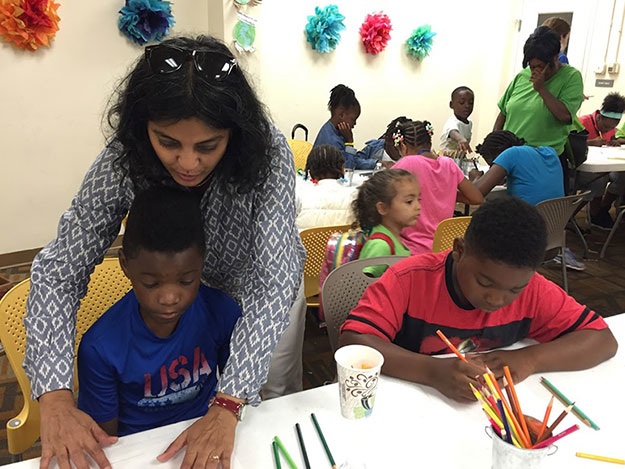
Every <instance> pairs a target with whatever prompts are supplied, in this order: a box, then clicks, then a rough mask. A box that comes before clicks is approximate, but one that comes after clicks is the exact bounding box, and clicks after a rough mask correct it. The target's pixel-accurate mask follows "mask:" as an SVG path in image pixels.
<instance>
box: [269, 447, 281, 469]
mask: <svg viewBox="0 0 625 469" xmlns="http://www.w3.org/2000/svg"><path fill="white" fill-rule="evenodd" d="M271 446H272V448H273V457H274V459H275V461H276V469H282V464H280V455H279V454H278V443H276V442H275V440H274V441H272V442H271Z"/></svg>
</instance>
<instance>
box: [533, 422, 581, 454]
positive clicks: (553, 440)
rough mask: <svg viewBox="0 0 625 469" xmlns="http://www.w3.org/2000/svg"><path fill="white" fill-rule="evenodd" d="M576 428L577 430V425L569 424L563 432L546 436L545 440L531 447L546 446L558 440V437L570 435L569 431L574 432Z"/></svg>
mask: <svg viewBox="0 0 625 469" xmlns="http://www.w3.org/2000/svg"><path fill="white" fill-rule="evenodd" d="M577 430H579V425H577V424H575V425H573V426H570V427H569V428H567V429H566V430H564V431H563V432H561V433H558V434H557V435H556V436H552V437H551V438H547V439H546V440H545V441H542V442H540V443H538V444H536V445H534V446H533V447H532V449H540V448H546V447H547V446H549V445H551V444H552V443H555V442H556V441H558V440H559V439H560V438H564V437H565V436H567V435H570V434H571V433H573V432H575V431H577Z"/></svg>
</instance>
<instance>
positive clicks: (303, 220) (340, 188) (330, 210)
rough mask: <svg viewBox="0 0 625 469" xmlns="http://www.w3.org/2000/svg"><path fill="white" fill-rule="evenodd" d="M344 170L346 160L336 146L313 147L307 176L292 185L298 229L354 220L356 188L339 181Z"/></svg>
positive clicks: (307, 167) (341, 223) (309, 156)
mask: <svg viewBox="0 0 625 469" xmlns="http://www.w3.org/2000/svg"><path fill="white" fill-rule="evenodd" d="M344 174H345V160H344V159H343V155H341V152H340V151H339V149H338V148H336V147H333V146H332V145H321V146H319V147H315V148H313V149H312V151H311V152H310V154H309V155H308V159H307V160H306V180H305V181H301V180H300V181H298V182H297V184H296V187H295V195H296V202H295V204H296V205H295V206H296V219H295V224H296V225H297V228H298V229H299V230H304V229H306V228H313V227H315V226H329V225H348V224H350V223H352V222H353V221H354V220H353V216H352V213H351V203H352V200H354V197H355V196H356V189H357V188H356V187H351V186H345V185H343V184H341V183H340V182H339V179H341V178H342V177H343V176H344Z"/></svg>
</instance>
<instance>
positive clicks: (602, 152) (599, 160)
mask: <svg viewBox="0 0 625 469" xmlns="http://www.w3.org/2000/svg"><path fill="white" fill-rule="evenodd" d="M577 170H578V171H582V172H585V173H609V172H610V171H625V148H623V147H607V146H606V147H593V146H589V147H588V158H587V159H586V161H585V162H584V163H583V164H582V165H580V167H579V168H577Z"/></svg>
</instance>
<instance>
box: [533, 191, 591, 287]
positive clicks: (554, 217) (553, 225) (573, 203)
mask: <svg viewBox="0 0 625 469" xmlns="http://www.w3.org/2000/svg"><path fill="white" fill-rule="evenodd" d="M589 193H590V191H587V192H584V193H582V194H577V195H568V196H566V197H558V198H556V199H549V200H544V201H542V202H540V203H539V204H537V205H536V210H538V211H539V212H540V214H541V215H542V216H543V218H544V219H545V222H546V223H547V251H549V250H550V249H556V248H559V249H560V256H561V257H562V262H561V264H562V283H563V286H564V291H565V292H567V293H568V291H569V283H568V280H567V277H566V261H565V259H564V250H565V248H566V230H565V228H566V225H567V223H568V222H569V220H570V219H571V217H572V216H573V214H574V213H575V211H576V209H577V207H578V205H579V204H581V203H583V202H584V197H585V196H586V195H588V194H589Z"/></svg>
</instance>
